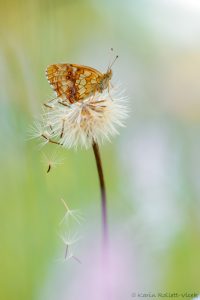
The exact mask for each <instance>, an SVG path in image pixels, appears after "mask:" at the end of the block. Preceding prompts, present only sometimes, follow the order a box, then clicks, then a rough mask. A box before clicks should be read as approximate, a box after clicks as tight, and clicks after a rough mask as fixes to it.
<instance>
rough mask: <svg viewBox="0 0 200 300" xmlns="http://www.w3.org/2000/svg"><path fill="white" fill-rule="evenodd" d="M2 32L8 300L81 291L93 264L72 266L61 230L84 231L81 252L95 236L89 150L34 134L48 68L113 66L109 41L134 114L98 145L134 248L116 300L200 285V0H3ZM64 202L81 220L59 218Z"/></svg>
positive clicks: (96, 211) (1, 253) (112, 198)
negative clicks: (51, 158)
mask: <svg viewBox="0 0 200 300" xmlns="http://www.w3.org/2000/svg"><path fill="white" fill-rule="evenodd" d="M0 28H1V30H0V82H1V88H0V141H1V147H0V154H1V155H0V203H1V205H0V282H1V287H0V299H4V300H11V299H15V300H18V299H19V300H25V299H26V300H27V299H34V300H35V299H37V300H38V299H43V300H45V299H48V300H54V299H57V300H58V299H73V300H77V299H79V298H75V297H72V296H71V295H72V294H73V292H72V291H70V289H71V287H72V286H74V285H75V287H76V289H78V288H79V283H78V281H77V280H78V278H79V274H78V273H79V272H80V269H81V268H87V265H85V266H84V262H83V264H82V265H81V266H80V265H79V264H78V263H76V262H75V261H70V260H69V261H67V262H64V259H63V257H64V251H65V246H64V245H63V243H62V241H61V240H60V238H59V234H58V233H61V234H62V232H63V231H65V230H72V231H76V233H77V234H80V235H81V236H82V237H83V238H82V239H81V241H80V244H79V242H78V243H77V253H78V254H77V255H78V257H79V258H80V259H83V258H82V256H83V254H82V253H86V256H87V253H88V255H91V251H92V249H93V248H92V247H91V248H90V249H89V248H88V251H87V247H89V246H88V245H89V243H90V242H91V240H92V241H93V242H94V243H95V241H98V240H99V239H100V236H101V228H100V205H99V189H98V180H97V176H96V169H95V162H94V158H93V154H92V151H91V150H88V151H85V150H79V151H74V150H69V151H68V150H57V149H55V146H54V145H48V146H47V147H45V148H43V149H42V151H39V150H38V148H37V141H31V140H28V131H29V127H30V126H31V124H32V123H33V120H34V118H35V117H37V116H39V115H40V114H41V111H42V109H41V104H42V103H43V102H45V101H47V100H48V99H50V98H51V97H52V92H51V88H50V86H49V84H48V82H47V80H46V78H45V73H44V72H45V68H46V66H47V65H48V64H51V63H56V62H71V63H80V64H85V65H89V66H93V67H95V68H97V69H99V70H101V71H105V70H106V68H107V66H108V61H109V55H110V54H109V49H110V48H111V47H113V48H114V51H115V52H116V53H117V54H119V59H118V61H117V62H116V63H115V65H114V67H113V72H114V75H115V76H114V77H115V78H116V79H117V80H119V81H120V82H121V84H122V86H124V88H125V89H126V95H127V96H128V99H129V109H130V117H129V119H128V120H127V127H126V128H123V129H122V130H121V131H120V132H121V134H120V136H118V137H117V138H115V139H114V140H113V142H112V143H107V144H105V145H104V146H102V147H101V152H102V158H103V164H104V170H105V176H106V183H107V189H108V198H109V221H110V233H111V236H113V239H114V238H116V239H118V240H122V238H123V239H124V240H123V243H124V248H125V249H126V251H127V252H128V253H129V255H128V256H126V259H128V260H126V261H125V260H124V264H125V265H126V264H127V267H129V270H128V271H127V272H126V274H125V273H124V274H123V277H124V276H127V281H126V282H127V287H126V288H125V289H124V291H123V287H122V291H121V292H119V293H118V296H116V299H122V300H125V299H130V298H131V293H133V292H135V291H136V292H143V293H145V292H152V293H157V292H188V293H194V292H196V293H198V292H199V290H200V286H199V270H200V213H199V210H200V199H199V198H200V122H199V121H200V90H199V80H200V79H199V78H200V2H199V1H198V0H133V1H131V0H124V1H122V0H119V1H114V0H111V1H106V0H103V1H96V0H90V1H89V0H86V1H82V0H79V1H78V0H74V1H72V0H71V1H70V0H57V1H51V0H43V1H40V0H34V1H31V0H28V1H25V0H7V1H2V0H0ZM55 151H56V155H58V157H62V158H63V159H64V161H63V164H62V165H60V166H59V167H57V168H53V169H52V171H51V172H50V173H49V174H47V173H46V170H47V162H46V163H45V162H43V156H44V153H45V155H47V156H48V155H49V154H50V153H51V152H54V153H55ZM60 198H64V199H65V201H66V203H67V204H68V205H69V206H70V207H71V208H73V209H78V210H79V211H80V212H81V213H82V214H83V215H84V218H85V221H84V222H83V223H81V224H74V223H73V222H72V223H73V224H72V225H70V226H68V225H67V226H68V227H67V229H66V228H65V225H62V226H60V225H59V223H60V220H61V219H62V217H63V215H64V213H65V209H64V206H63V205H62V203H61V201H60ZM88 241H89V242H88ZM123 251H124V250H123ZM57 259H58V260H59V259H60V261H61V262H58V261H57ZM83 260H84V259H83ZM122 264H123V261H122ZM124 272H125V271H124ZM70 293H71V294H70ZM125 295H126V296H125ZM189 298H192V297H189ZM83 299H84V298H83ZM93 299H94V298H93Z"/></svg>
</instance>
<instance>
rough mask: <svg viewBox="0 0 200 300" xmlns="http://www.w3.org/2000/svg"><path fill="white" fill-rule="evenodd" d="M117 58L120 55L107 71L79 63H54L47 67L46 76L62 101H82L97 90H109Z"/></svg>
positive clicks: (70, 102) (100, 91) (69, 102)
mask: <svg viewBox="0 0 200 300" xmlns="http://www.w3.org/2000/svg"><path fill="white" fill-rule="evenodd" d="M117 58H118V56H116V57H115V59H114V61H113V62H112V64H110V66H109V67H108V69H107V72H106V73H101V72H99V71H98V70H96V69H94V68H91V67H87V66H82V65H77V64H53V65H49V66H48V67H47V69H46V77H47V80H48V82H49V83H50V85H51V87H52V89H53V90H54V91H55V93H56V97H57V98H59V99H60V100H61V103H63V104H64V103H68V104H72V103H75V102H80V101H83V100H84V99H86V98H88V97H90V96H91V95H95V93H97V92H98V93H102V92H103V91H104V90H105V89H107V88H108V90H109V85H110V80H111V78H112V70H111V66H112V65H113V63H114V62H115V60H116V59H117ZM50 101H51V100H50Z"/></svg>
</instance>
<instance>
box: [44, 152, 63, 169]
mask: <svg viewBox="0 0 200 300" xmlns="http://www.w3.org/2000/svg"><path fill="white" fill-rule="evenodd" d="M63 160H64V159H63V158H60V159H59V158H57V153H52V154H51V155H49V156H47V155H46V154H43V162H44V164H45V166H47V173H49V172H50V171H51V169H53V168H55V167H57V166H59V165H61V164H63Z"/></svg>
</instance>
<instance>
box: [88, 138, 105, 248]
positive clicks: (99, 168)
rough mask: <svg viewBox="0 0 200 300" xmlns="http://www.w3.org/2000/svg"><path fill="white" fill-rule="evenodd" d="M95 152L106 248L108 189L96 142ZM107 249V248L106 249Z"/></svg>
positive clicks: (94, 144) (94, 143)
mask: <svg viewBox="0 0 200 300" xmlns="http://www.w3.org/2000/svg"><path fill="white" fill-rule="evenodd" d="M92 147H93V151H94V156H95V160H96V166H97V171H98V175H99V185H100V191H101V211H102V226H103V245H104V246H105V247H106V246H107V244H108V222H107V204H106V188H105V181H104V175H103V168H102V162H101V156H100V151H99V146H98V144H97V143H96V142H93V145H92ZM104 249H105V248H104Z"/></svg>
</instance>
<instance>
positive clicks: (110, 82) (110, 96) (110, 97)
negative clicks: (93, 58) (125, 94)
mask: <svg viewBox="0 0 200 300" xmlns="http://www.w3.org/2000/svg"><path fill="white" fill-rule="evenodd" d="M110 86H111V87H112V88H113V85H112V84H111V82H109V84H108V94H109V97H110V99H111V100H112V101H113V98H112V96H111V94H110Z"/></svg>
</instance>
